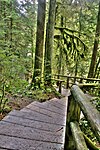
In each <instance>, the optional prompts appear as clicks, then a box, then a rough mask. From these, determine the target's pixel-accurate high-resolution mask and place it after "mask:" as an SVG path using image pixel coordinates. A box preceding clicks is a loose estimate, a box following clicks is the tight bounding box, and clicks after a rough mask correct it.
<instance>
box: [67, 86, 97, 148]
mask: <svg viewBox="0 0 100 150" xmlns="http://www.w3.org/2000/svg"><path fill="white" fill-rule="evenodd" d="M81 111H82V112H83V114H84V116H85V118H86V119H87V120H88V122H89V124H90V126H91V128H92V130H93V132H94V134H95V136H96V137H97V139H98V142H100V113H99V111H97V110H96V109H95V106H93V104H92V103H91V102H90V101H89V100H88V98H87V97H86V95H85V94H84V93H83V91H82V90H81V89H80V88H79V87H78V86H77V85H73V86H72V88H71V95H70V96H69V98H68V109H67V122H66V139H65V141H66V142H65V150H76V149H77V150H88V148H90V149H91V150H96V149H97V150H99V148H97V147H96V146H94V145H93V143H92V142H90V140H87V139H88V138H86V136H85V135H84V134H83V133H82V131H81V129H80V127H79V120H80V113H81Z"/></svg>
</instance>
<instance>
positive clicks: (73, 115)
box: [64, 95, 80, 150]
mask: <svg viewBox="0 0 100 150" xmlns="http://www.w3.org/2000/svg"><path fill="white" fill-rule="evenodd" d="M79 119H80V107H79V105H78V104H77V103H76V102H75V101H74V99H73V97H72V95H70V96H69V97H68V109H67V121H66V138H65V148H64V149H65V150H75V144H74V140H73V136H72V133H71V129H70V122H74V121H77V122H79Z"/></svg>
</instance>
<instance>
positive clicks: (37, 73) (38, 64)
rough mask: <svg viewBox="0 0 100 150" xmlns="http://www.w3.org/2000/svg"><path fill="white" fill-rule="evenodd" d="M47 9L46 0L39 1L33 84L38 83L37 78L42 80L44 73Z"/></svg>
mask: <svg viewBox="0 0 100 150" xmlns="http://www.w3.org/2000/svg"><path fill="white" fill-rule="evenodd" d="M45 9H46V0H38V15H37V35H36V51H35V64H34V74H33V79H32V82H36V80H35V79H36V78H37V77H39V78H40V77H41V73H42V62H43V44H44V27H45Z"/></svg>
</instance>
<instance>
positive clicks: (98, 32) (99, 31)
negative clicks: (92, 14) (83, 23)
mask: <svg viewBox="0 0 100 150" xmlns="http://www.w3.org/2000/svg"><path fill="white" fill-rule="evenodd" d="M99 36H100V2H99V11H98V18H97V26H96V34H95V41H94V47H93V53H92V58H91V64H90V68H89V73H88V78H92V77H93V76H94V70H95V64H96V56H97V51H98V44H99Z"/></svg>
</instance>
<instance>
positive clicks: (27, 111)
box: [0, 97, 67, 150]
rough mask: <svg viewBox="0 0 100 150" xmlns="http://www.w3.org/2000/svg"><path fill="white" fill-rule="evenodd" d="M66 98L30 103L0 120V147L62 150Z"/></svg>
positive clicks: (19, 149) (4, 149)
mask: <svg viewBox="0 0 100 150" xmlns="http://www.w3.org/2000/svg"><path fill="white" fill-rule="evenodd" d="M66 113H67V97H65V98H62V99H57V98H54V99H51V100H49V101H46V102H44V103H39V102H37V101H35V102H33V103H31V104H30V105H28V106H26V107H25V108H23V109H21V110H20V111H17V110H13V111H12V112H10V113H9V114H8V115H7V116H6V117H5V118H4V119H3V120H2V121H0V150H64V143H65V128H66V127H65V126H66V116H67V115H66Z"/></svg>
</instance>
